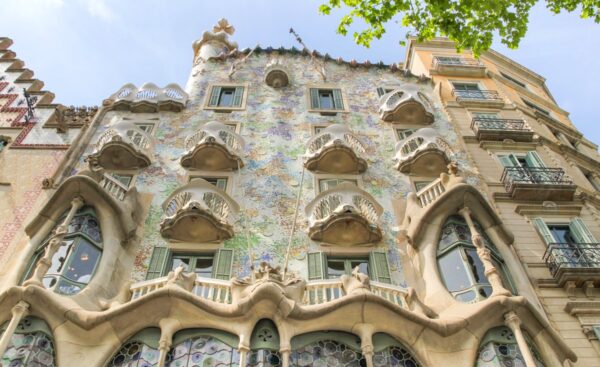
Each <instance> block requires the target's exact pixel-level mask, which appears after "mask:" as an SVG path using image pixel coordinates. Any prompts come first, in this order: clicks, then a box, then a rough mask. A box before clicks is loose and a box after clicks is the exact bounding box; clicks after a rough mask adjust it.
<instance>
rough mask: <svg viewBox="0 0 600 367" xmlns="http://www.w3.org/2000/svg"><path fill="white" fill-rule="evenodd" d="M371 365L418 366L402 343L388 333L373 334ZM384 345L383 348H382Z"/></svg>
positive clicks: (378, 366)
mask: <svg viewBox="0 0 600 367" xmlns="http://www.w3.org/2000/svg"><path fill="white" fill-rule="evenodd" d="M373 347H374V348H373V349H374V351H375V353H373V367H389V366H398V367H419V366H420V364H419V362H417V359H416V358H415V357H414V356H413V355H412V353H411V352H410V351H408V350H407V349H406V348H405V347H404V346H403V345H402V344H400V343H399V342H398V341H397V340H396V339H394V338H393V337H391V336H390V335H388V334H384V333H377V334H375V335H373ZM383 347H385V348H383Z"/></svg>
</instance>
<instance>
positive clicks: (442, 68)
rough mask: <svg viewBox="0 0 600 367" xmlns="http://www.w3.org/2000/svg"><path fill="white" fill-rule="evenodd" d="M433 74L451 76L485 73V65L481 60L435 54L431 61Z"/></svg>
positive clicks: (479, 75) (477, 75)
mask: <svg viewBox="0 0 600 367" xmlns="http://www.w3.org/2000/svg"><path fill="white" fill-rule="evenodd" d="M431 71H432V74H442V75H450V76H474V77H481V76H484V75H485V65H484V64H483V63H482V62H480V61H479V60H475V59H471V58H466V57H460V56H435V57H434V58H433V61H432V63H431Z"/></svg>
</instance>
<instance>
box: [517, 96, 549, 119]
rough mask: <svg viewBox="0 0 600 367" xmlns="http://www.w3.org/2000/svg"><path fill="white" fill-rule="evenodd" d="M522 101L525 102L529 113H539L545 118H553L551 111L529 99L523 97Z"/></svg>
mask: <svg viewBox="0 0 600 367" xmlns="http://www.w3.org/2000/svg"><path fill="white" fill-rule="evenodd" d="M521 101H523V104H524V105H525V107H526V108H527V109H528V110H529V111H533V112H534V113H535V112H539V113H540V114H542V115H544V116H547V117H552V111H551V110H550V109H545V108H543V107H540V106H539V105H538V104H537V103H534V102H532V101H530V100H529V99H527V98H523V97H521Z"/></svg>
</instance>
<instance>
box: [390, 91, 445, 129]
mask: <svg viewBox="0 0 600 367" xmlns="http://www.w3.org/2000/svg"><path fill="white" fill-rule="evenodd" d="M379 104H380V107H379V116H380V117H381V119H382V120H383V121H387V122H393V123H407V124H423V125H429V124H432V123H433V113H432V107H431V105H430V103H429V101H428V100H427V99H426V97H425V96H424V95H423V94H422V93H421V92H419V90H418V89H417V88H416V87H414V86H405V87H403V88H402V89H396V90H394V91H392V92H390V93H387V94H384V95H383V96H381V98H380V100H379Z"/></svg>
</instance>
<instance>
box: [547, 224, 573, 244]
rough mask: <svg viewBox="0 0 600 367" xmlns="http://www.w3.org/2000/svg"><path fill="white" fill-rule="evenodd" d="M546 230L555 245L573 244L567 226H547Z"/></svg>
mask: <svg viewBox="0 0 600 367" xmlns="http://www.w3.org/2000/svg"><path fill="white" fill-rule="evenodd" d="M548 229H549V230H550V232H551V233H552V237H554V240H555V241H556V242H557V243H575V241H574V240H573V237H572V236H571V232H570V230H569V226H568V225H548Z"/></svg>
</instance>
